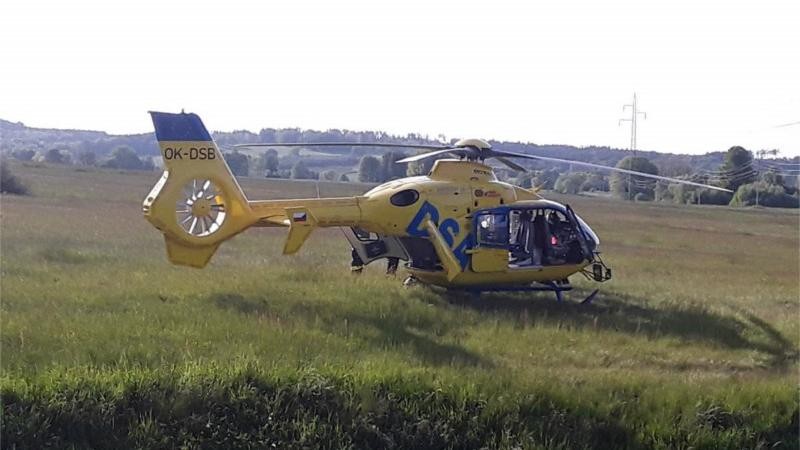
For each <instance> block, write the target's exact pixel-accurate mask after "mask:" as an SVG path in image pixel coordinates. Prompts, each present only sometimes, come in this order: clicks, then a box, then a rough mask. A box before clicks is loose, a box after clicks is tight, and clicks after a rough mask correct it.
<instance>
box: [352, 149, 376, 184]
mask: <svg viewBox="0 0 800 450" xmlns="http://www.w3.org/2000/svg"><path fill="white" fill-rule="evenodd" d="M381 175H382V174H381V162H380V160H378V158H376V157H374V156H369V155H366V156H363V157H362V158H361V162H360V163H359V164H358V181H361V182H366V183H375V182H379V181H381V180H382V176H381Z"/></svg>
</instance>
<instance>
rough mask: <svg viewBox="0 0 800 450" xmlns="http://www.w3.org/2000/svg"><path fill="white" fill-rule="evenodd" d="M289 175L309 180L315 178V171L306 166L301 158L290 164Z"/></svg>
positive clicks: (297, 178)
mask: <svg viewBox="0 0 800 450" xmlns="http://www.w3.org/2000/svg"><path fill="white" fill-rule="evenodd" d="M291 177H292V178H293V179H295V180H311V179H315V178H317V173H316V172H313V171H311V170H310V169H309V168H308V167H306V163H305V162H304V161H302V160H301V161H297V162H296V163H294V166H292V175H291Z"/></svg>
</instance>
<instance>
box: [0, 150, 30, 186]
mask: <svg viewBox="0 0 800 450" xmlns="http://www.w3.org/2000/svg"><path fill="white" fill-rule="evenodd" d="M0 192H2V193H4V194H15V195H27V194H28V187H27V186H25V185H24V184H22V183H21V182H20V181H19V179H18V178H17V177H16V176H15V175H14V174H13V173H11V170H9V168H8V161H6V159H5V158H0Z"/></svg>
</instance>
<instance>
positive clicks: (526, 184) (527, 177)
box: [514, 172, 533, 189]
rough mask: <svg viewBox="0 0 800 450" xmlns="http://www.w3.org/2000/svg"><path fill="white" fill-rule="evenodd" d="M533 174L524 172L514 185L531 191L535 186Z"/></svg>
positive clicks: (518, 176)
mask: <svg viewBox="0 0 800 450" xmlns="http://www.w3.org/2000/svg"><path fill="white" fill-rule="evenodd" d="M532 181H533V174H532V173H530V172H522V173H520V174H519V175H517V178H515V179H514V184H516V185H517V186H519V187H523V188H525V189H530V188H531V187H532V186H533V182H532Z"/></svg>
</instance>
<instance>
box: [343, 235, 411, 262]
mask: <svg viewBox="0 0 800 450" xmlns="http://www.w3.org/2000/svg"><path fill="white" fill-rule="evenodd" d="M342 231H343V232H344V237H345V238H346V239H347V242H349V243H350V246H351V247H353V248H354V249H355V250H356V253H358V256H360V257H361V260H362V261H364V264H369V263H371V262H372V261H375V260H376V259H381V258H390V257H394V258H399V259H402V260H404V261H407V260H408V253H407V252H406V250H405V247H403V245H402V244H401V243H400V240H399V239H398V238H396V237H395V236H381V235H378V234H376V233H370V232H367V231H364V230H361V229H358V228H352V227H351V228H342Z"/></svg>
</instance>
